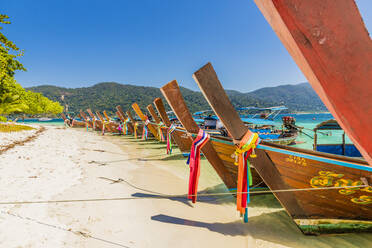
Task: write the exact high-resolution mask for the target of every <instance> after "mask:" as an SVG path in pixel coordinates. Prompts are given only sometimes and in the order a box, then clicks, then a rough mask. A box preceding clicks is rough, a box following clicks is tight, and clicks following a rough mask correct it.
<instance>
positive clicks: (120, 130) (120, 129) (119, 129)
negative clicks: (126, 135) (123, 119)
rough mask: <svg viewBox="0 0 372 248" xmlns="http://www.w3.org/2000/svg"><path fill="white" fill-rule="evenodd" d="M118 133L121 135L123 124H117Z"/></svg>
mask: <svg viewBox="0 0 372 248" xmlns="http://www.w3.org/2000/svg"><path fill="white" fill-rule="evenodd" d="M118 131H119V134H121V132H122V131H123V124H121V123H120V124H119V126H118Z"/></svg>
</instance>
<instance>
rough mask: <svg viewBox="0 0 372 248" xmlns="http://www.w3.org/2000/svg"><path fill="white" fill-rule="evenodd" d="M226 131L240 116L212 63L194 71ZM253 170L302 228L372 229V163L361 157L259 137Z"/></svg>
mask: <svg viewBox="0 0 372 248" xmlns="http://www.w3.org/2000/svg"><path fill="white" fill-rule="evenodd" d="M193 77H194V79H195V81H196V82H197V84H198V85H199V87H200V89H201V91H202V93H203V94H204V96H205V98H206V99H207V101H208V103H209V104H210V105H211V107H212V109H213V110H214V112H215V113H216V115H217V116H218V117H219V118H220V120H221V121H222V123H223V124H224V126H225V127H226V129H227V130H228V132H229V133H230V135H231V136H232V138H233V139H234V140H235V141H239V140H241V139H242V137H243V136H245V134H246V133H247V132H250V131H249V130H248V127H247V126H245V125H244V123H243V122H242V121H241V119H240V117H239V115H238V113H237V112H236V111H235V108H234V107H233V105H232V104H231V102H230V100H229V98H228V96H227V94H226V93H225V91H224V89H223V87H222V85H221V83H220V81H219V80H218V77H217V75H216V73H215V71H214V69H213V67H212V65H211V64H210V63H208V64H207V65H205V66H204V67H202V68H201V69H200V70H198V71H197V72H195V73H194V75H193ZM256 154H257V158H255V159H253V158H251V159H250V161H251V163H252V164H253V165H254V167H255V169H256V171H257V172H258V173H259V175H260V176H261V177H262V179H263V180H264V182H265V183H266V185H267V186H268V187H269V188H270V189H271V190H272V191H273V193H274V195H275V196H276V198H277V199H278V200H279V202H280V203H281V204H282V206H283V207H284V208H285V209H286V211H287V213H288V214H289V216H290V217H292V219H293V220H294V221H295V223H296V224H297V225H298V227H299V228H300V229H301V231H302V232H303V233H305V234H321V233H343V232H371V231H372V187H371V186H368V183H369V184H370V183H371V182H372V177H371V172H372V167H371V166H369V165H368V163H367V162H366V161H365V160H363V159H357V158H351V157H345V156H339V155H333V154H328V153H322V152H317V151H312V150H305V149H299V148H294V147H289V146H281V145H277V144H270V143H267V142H263V141H262V142H261V143H260V144H259V145H258V146H257V149H256Z"/></svg>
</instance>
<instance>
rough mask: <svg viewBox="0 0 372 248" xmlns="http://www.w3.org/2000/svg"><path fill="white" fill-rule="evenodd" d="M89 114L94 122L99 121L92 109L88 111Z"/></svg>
mask: <svg viewBox="0 0 372 248" xmlns="http://www.w3.org/2000/svg"><path fill="white" fill-rule="evenodd" d="M87 112H88V114H89V115H90V117H91V118H92V119H93V120H94V119H97V118H96V116H95V115H94V114H93V112H92V110H91V109H89V108H88V109H87Z"/></svg>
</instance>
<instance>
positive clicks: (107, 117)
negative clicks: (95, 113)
mask: <svg viewBox="0 0 372 248" xmlns="http://www.w3.org/2000/svg"><path fill="white" fill-rule="evenodd" d="M103 115H104V116H105V118H106V120H107V121H111V119H110V117H109V116H108V115H107V112H106V110H103Z"/></svg>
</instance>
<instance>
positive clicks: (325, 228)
mask: <svg viewBox="0 0 372 248" xmlns="http://www.w3.org/2000/svg"><path fill="white" fill-rule="evenodd" d="M294 221H295V223H296V224H297V225H298V227H299V228H300V229H301V231H302V232H303V233H305V234H325V233H344V232H349V231H352V232H366V231H372V221H363V220H339V219H294Z"/></svg>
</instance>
